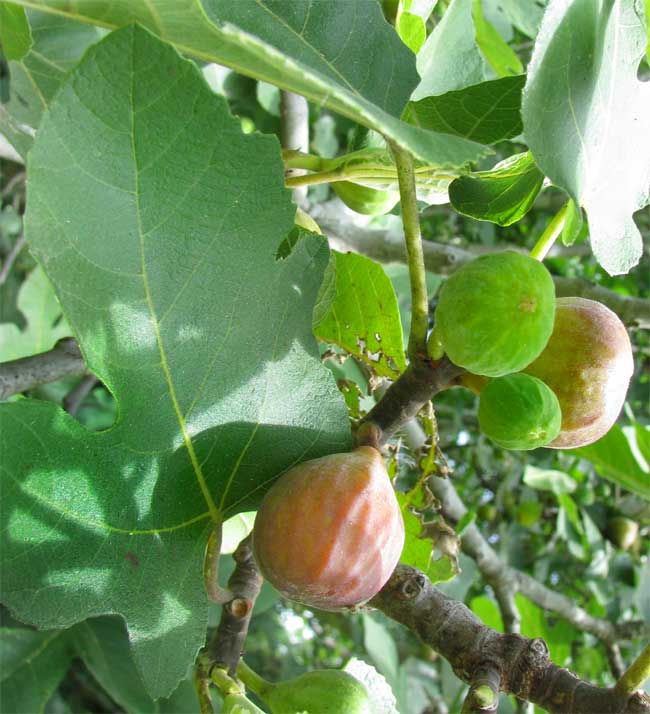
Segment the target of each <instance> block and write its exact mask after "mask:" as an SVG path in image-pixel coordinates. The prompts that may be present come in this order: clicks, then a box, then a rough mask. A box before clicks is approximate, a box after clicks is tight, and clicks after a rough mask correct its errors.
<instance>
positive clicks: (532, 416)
mask: <svg viewBox="0 0 650 714" xmlns="http://www.w3.org/2000/svg"><path fill="white" fill-rule="evenodd" d="M478 421H479V426H480V427H481V431H482V432H483V433H484V434H485V435H486V436H488V437H489V438H490V439H492V441H494V442H495V443H496V444H498V445H499V446H502V447H503V448H504V449H515V450H518V451H527V450H529V449H536V448H538V447H540V446H545V445H546V444H548V443H549V442H550V441H553V439H555V437H556V436H557V435H558V434H559V433H560V425H561V423H562V411H561V409H560V403H559V402H558V399H557V397H556V396H555V394H553V392H552V390H551V389H549V388H548V387H547V386H546V385H545V384H544V382H542V381H541V380H540V379H536V378H535V377H531V376H529V375H527V374H509V375H507V376H506V377H498V378H497V379H493V380H492V381H491V382H489V383H488V385H487V386H486V387H485V388H484V389H483V391H482V392H481V397H480V401H479V407H478Z"/></svg>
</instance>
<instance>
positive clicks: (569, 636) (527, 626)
mask: <svg viewBox="0 0 650 714" xmlns="http://www.w3.org/2000/svg"><path fill="white" fill-rule="evenodd" d="M515 601H516V603H517V609H518V610H519V614H520V615H521V634H522V635H523V636H524V637H530V638H531V639H533V638H537V637H541V638H542V639H544V640H545V641H546V644H547V645H548V649H549V654H550V656H551V660H552V661H553V662H554V663H555V664H557V665H558V666H560V667H564V666H565V665H566V664H567V660H568V659H569V658H570V656H571V643H572V642H574V641H575V639H576V638H577V637H578V635H579V633H578V630H576V629H575V627H573V626H572V625H570V624H569V623H568V622H567V621H566V620H562V619H558V621H557V622H556V623H555V624H554V625H553V626H552V627H551V626H550V625H549V621H548V617H547V615H546V613H545V612H544V610H542V608H541V607H537V605H535V603H533V602H531V601H530V600H529V599H528V598H527V597H525V596H524V595H522V594H521V593H517V594H516V595H515Z"/></svg>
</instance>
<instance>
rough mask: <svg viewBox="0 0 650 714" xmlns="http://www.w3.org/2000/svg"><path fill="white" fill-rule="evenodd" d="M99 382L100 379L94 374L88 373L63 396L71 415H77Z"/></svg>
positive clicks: (65, 405)
mask: <svg viewBox="0 0 650 714" xmlns="http://www.w3.org/2000/svg"><path fill="white" fill-rule="evenodd" d="M97 382H99V379H97V377H96V376H95V375H94V374H88V375H86V376H85V377H84V378H83V379H82V380H81V381H80V382H79V384H77V386H76V387H75V388H74V389H72V390H71V391H70V392H69V393H68V394H67V395H66V396H65V397H64V398H63V408H64V409H65V410H66V411H67V412H68V414H70V416H75V415H76V413H77V412H78V411H79V407H80V406H81V404H82V402H83V400H84V399H85V398H86V397H87V396H88V395H89V394H90V392H91V391H92V389H93V387H94V386H95V385H96V384H97Z"/></svg>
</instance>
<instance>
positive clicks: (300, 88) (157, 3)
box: [19, 0, 485, 166]
mask: <svg viewBox="0 0 650 714" xmlns="http://www.w3.org/2000/svg"><path fill="white" fill-rule="evenodd" d="M19 4H21V5H25V6H27V7H35V8H38V9H41V10H44V11H48V12H54V13H58V14H63V15H65V16H66V17H69V18H72V19H76V20H80V21H82V22H87V23H91V24H97V25H101V26H103V27H108V28H110V29H113V28H116V27H121V26H123V25H126V24H128V23H131V22H138V23H140V24H142V25H144V26H145V27H147V28H148V29H150V30H151V31H152V32H155V33H156V34H157V35H158V36H159V37H161V38H162V39H164V40H166V41H168V42H170V43H172V44H174V45H176V46H177V47H178V49H180V50H181V51H183V52H186V53H188V54H190V55H193V56H196V57H200V58H201V59H206V60H209V61H213V62H218V63H220V64H223V65H226V66H228V67H232V68H233V69H235V70H236V71H238V72H241V73H242V74H246V75H249V76H251V77H254V78H256V79H260V80H264V81H266V82H270V83H271V84H275V85H277V86H279V87H283V88H285V89H289V90H292V91H294V92H297V93H298V94H302V95H304V96H305V97H308V98H309V99H312V100H314V101H315V102H318V103H320V104H324V105H325V106H327V107H329V108H330V109H333V110H334V111H336V112H338V113H340V114H342V115H344V116H347V117H350V118H351V119H353V120H355V121H358V122H360V123H361V124H364V125H366V126H369V127H370V128H373V129H376V130H377V131H380V132H381V133H383V134H384V135H385V136H386V137H387V138H389V139H391V140H393V141H395V142H396V143H398V144H400V145H401V146H403V147H404V148H406V149H408V150H409V151H411V152H412V153H413V154H414V155H415V156H417V157H419V158H421V159H423V160H425V161H427V162H429V163H431V164H434V165H440V166H449V165H451V166H460V165H463V164H465V163H467V162H469V161H473V160H475V159H477V158H479V157H480V156H482V155H483V154H484V153H485V149H484V147H481V146H480V145H479V144H476V143H475V142H472V141H469V140H466V139H463V138H461V137H455V136H448V135H445V134H439V133H436V132H432V131H426V130H424V129H420V128H418V127H414V126H411V125H409V124H407V123H406V122H403V121H401V120H400V119H399V118H398V117H399V115H400V113H401V111H402V110H403V108H404V105H405V104H406V101H407V99H408V97H409V95H410V93H411V91H412V89H413V88H414V87H415V85H416V84H417V82H418V76H417V72H416V70H415V60H414V57H413V55H412V53H411V52H410V50H408V49H407V48H406V47H405V46H404V45H403V44H402V42H401V41H400V39H399V37H398V36H397V34H396V33H395V32H394V30H393V28H391V27H390V25H388V24H387V23H386V22H385V20H384V18H383V16H382V13H381V8H380V7H379V5H378V3H377V2H376V0H354V2H349V0H328V2H321V1H320V0H303V2H299V3H296V2H294V0H237V2H232V0H203V2H202V3H201V2H199V1H198V0H173V2H171V1H170V0H93V1H92V2H86V1H83V0H19Z"/></svg>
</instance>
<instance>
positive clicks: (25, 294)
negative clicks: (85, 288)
mask: <svg viewBox="0 0 650 714" xmlns="http://www.w3.org/2000/svg"><path fill="white" fill-rule="evenodd" d="M17 303H18V309H19V310H20V312H22V314H23V315H24V317H25V321H26V323H27V324H26V326H25V329H24V330H20V329H18V326H17V325H14V324H13V323H4V324H0V362H5V361H7V360H12V359H19V358H20V357H28V356H30V355H33V354H36V353H38V352H46V351H47V350H49V349H51V348H52V347H53V346H54V343H55V342H56V341H57V340H58V339H60V338H61V337H66V336H67V335H70V334H72V333H71V330H70V328H69V327H68V324H67V323H66V321H65V320H64V319H63V317H62V313H61V306H60V305H59V302H58V300H57V299H56V295H55V294H54V289H53V288H52V284H51V283H50V281H49V280H48V278H47V275H45V272H44V271H43V269H42V268H41V267H40V266H37V267H36V268H34V270H32V272H31V273H30V274H29V275H28V276H27V278H26V279H25V280H24V282H23V284H22V285H21V287H20V291H19V292H18V301H17Z"/></svg>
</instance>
